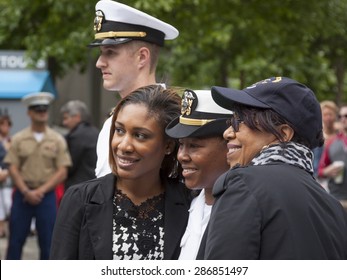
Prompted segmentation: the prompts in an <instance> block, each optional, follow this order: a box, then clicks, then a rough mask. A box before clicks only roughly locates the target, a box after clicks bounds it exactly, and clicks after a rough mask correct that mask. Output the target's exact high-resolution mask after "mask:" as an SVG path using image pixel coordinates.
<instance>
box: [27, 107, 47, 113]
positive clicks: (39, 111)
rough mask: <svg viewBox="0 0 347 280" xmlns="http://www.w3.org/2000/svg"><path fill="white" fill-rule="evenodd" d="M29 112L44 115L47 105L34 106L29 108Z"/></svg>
mask: <svg viewBox="0 0 347 280" xmlns="http://www.w3.org/2000/svg"><path fill="white" fill-rule="evenodd" d="M29 109H30V110H32V111H34V112H36V113H46V112H47V111H48V106H47V105H34V106H30V107H29Z"/></svg>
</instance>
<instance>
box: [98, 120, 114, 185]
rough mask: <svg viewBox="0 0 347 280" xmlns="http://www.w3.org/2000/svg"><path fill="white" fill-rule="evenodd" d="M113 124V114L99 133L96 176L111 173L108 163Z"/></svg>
mask: <svg viewBox="0 0 347 280" xmlns="http://www.w3.org/2000/svg"><path fill="white" fill-rule="evenodd" d="M111 124H112V116H111V117H109V118H108V119H107V120H106V121H105V122H104V125H103V127H102V129H101V131H100V133H99V137H98V142H97V143H96V154H97V156H98V160H97V161H96V168H95V176H96V177H97V178H99V177H102V176H104V175H106V174H109V173H111V168H110V165H109V163H108V153H109V146H108V145H109V139H110V129H111Z"/></svg>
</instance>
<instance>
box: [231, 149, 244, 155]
mask: <svg viewBox="0 0 347 280" xmlns="http://www.w3.org/2000/svg"><path fill="white" fill-rule="evenodd" d="M238 150H241V148H232V149H229V153H230V154H231V153H234V152H236V151H238Z"/></svg>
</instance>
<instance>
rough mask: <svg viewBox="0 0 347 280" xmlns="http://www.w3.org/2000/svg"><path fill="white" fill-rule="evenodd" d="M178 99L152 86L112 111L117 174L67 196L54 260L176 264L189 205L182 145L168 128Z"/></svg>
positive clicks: (112, 146) (113, 160) (70, 191)
mask: <svg viewBox="0 0 347 280" xmlns="http://www.w3.org/2000/svg"><path fill="white" fill-rule="evenodd" d="M180 101H181V99H180V97H179V96H178V95H177V94H176V93H175V92H173V91H170V90H164V89H163V88H162V87H161V86H148V87H143V88H140V89H138V90H136V91H134V92H133V93H132V94H131V95H129V96H127V97H125V98H124V99H122V100H121V101H120V102H119V104H118V105H117V107H116V108H115V110H114V115H113V119H112V127H111V134H110V155H109V161H110V166H111V167H112V173H111V174H108V175H106V176H104V177H101V178H98V179H94V180H91V181H87V182H85V183H82V184H78V185H75V186H72V187H70V188H69V189H68V191H67V192H66V194H65V195H64V197H63V200H62V202H61V205H60V209H59V212H58V217H57V221H56V224H55V229H54V233H53V241H52V249H51V256H50V257H51V259H98V260H103V259H139V260H140V259H153V260H155V259H159V260H160V259H177V258H178V256H179V252H180V239H181V237H182V235H183V233H184V230H185V227H186V224H187V218H188V208H189V200H188V195H187V190H186V189H185V186H184V185H183V184H182V183H180V182H179V178H178V174H179V172H178V170H177V169H178V163H177V159H176V152H177V145H176V142H175V141H174V140H173V139H171V138H169V137H167V136H166V135H165V132H164V129H165V127H166V125H167V124H168V123H169V122H170V121H171V120H172V119H174V118H175V117H177V116H178V115H179V113H180Z"/></svg>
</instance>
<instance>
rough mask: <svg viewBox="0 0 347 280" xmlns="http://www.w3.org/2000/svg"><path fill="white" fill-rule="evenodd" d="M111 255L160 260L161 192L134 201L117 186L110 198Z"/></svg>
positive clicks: (118, 257)
mask: <svg viewBox="0 0 347 280" xmlns="http://www.w3.org/2000/svg"><path fill="white" fill-rule="evenodd" d="M112 251H113V259H115V260H162V259H163V257H164V193H162V194H160V195H157V196H154V197H152V198H149V199H147V200H146V201H144V202H143V203H141V204H140V205H135V204H134V203H133V202H132V201H131V200H130V199H129V198H128V196H127V195H126V194H123V193H122V192H121V191H120V190H117V192H116V194H115V196H114V198H113V247H112Z"/></svg>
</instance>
